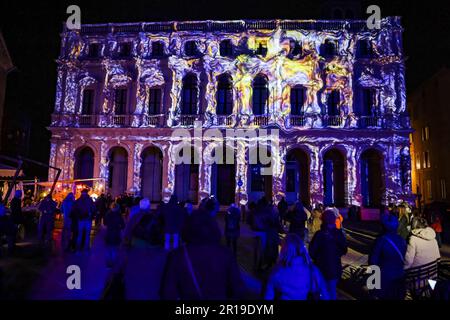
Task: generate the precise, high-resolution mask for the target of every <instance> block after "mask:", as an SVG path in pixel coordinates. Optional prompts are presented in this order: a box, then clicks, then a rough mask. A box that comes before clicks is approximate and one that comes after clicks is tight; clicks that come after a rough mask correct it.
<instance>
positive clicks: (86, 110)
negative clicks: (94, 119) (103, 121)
mask: <svg viewBox="0 0 450 320" xmlns="http://www.w3.org/2000/svg"><path fill="white" fill-rule="evenodd" d="M93 110H94V90H92V89H84V91H83V104H82V107H81V114H85V115H89V114H92V112H93Z"/></svg>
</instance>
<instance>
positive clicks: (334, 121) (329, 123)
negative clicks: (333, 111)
mask: <svg viewBox="0 0 450 320" xmlns="http://www.w3.org/2000/svg"><path fill="white" fill-rule="evenodd" d="M343 123H344V117H342V116H328V115H325V116H324V117H323V126H324V127H340V126H342V124H343Z"/></svg>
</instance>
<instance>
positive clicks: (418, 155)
mask: <svg viewBox="0 0 450 320" xmlns="http://www.w3.org/2000/svg"><path fill="white" fill-rule="evenodd" d="M420 164H421V163H420V153H418V154H416V169H417V170H419V169H420V167H421V165H420Z"/></svg>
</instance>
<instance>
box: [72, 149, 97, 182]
mask: <svg viewBox="0 0 450 320" xmlns="http://www.w3.org/2000/svg"><path fill="white" fill-rule="evenodd" d="M93 177H94V151H92V149H91V148H90V147H81V148H80V149H78V150H77V151H76V152H75V164H74V179H92V178H93ZM85 184H86V185H88V186H90V187H92V181H86V182H85Z"/></svg>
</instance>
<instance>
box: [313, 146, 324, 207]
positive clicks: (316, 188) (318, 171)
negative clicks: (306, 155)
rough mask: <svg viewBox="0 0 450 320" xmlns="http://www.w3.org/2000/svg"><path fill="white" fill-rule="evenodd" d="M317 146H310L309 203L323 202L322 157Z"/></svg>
mask: <svg viewBox="0 0 450 320" xmlns="http://www.w3.org/2000/svg"><path fill="white" fill-rule="evenodd" d="M319 150H320V149H319V146H311V159H310V163H311V164H310V176H311V180H310V181H311V185H310V188H311V204H312V205H313V206H314V205H315V204H317V203H323V175H322V159H321V157H320V154H319Z"/></svg>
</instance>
